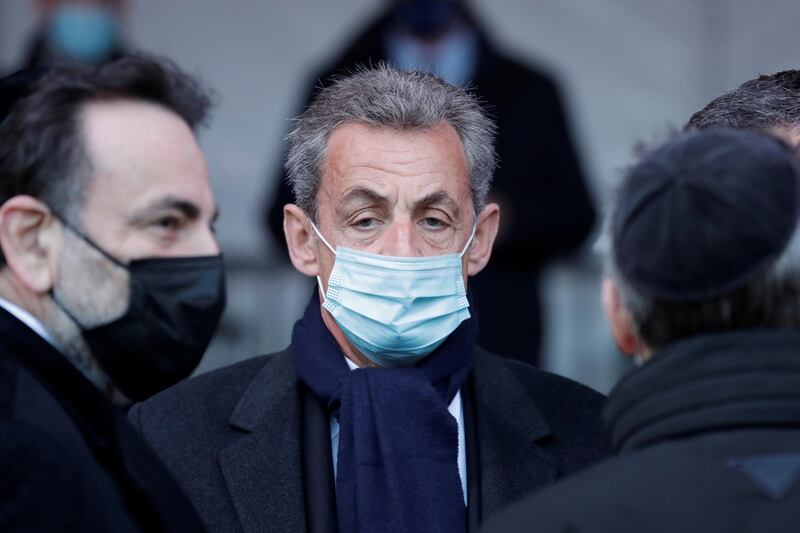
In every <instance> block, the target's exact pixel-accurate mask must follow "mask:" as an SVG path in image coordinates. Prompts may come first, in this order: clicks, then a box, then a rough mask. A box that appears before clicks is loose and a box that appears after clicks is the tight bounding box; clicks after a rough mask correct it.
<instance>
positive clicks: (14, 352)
mask: <svg viewBox="0 0 800 533" xmlns="http://www.w3.org/2000/svg"><path fill="white" fill-rule="evenodd" d="M0 472H2V474H0V531H4V532H6V531H47V532H51V531H81V532H92V531H98V532H100V531H102V532H106V531H114V532H129V531H130V532H132V531H147V532H158V531H175V532H194V531H204V529H203V526H202V524H201V522H200V521H199V519H198V518H197V515H196V514H195V513H194V510H193V509H192V506H191V503H190V502H189V501H188V500H187V499H186V497H185V496H184V495H183V494H182V493H181V491H180V489H179V488H178V486H177V484H176V483H175V481H174V480H173V479H172V478H171V477H170V475H169V474H168V473H167V471H166V469H165V468H164V467H163V466H162V465H161V464H160V462H159V461H158V459H157V458H156V456H155V455H154V454H153V452H152V451H151V450H150V449H149V448H148V447H147V445H146V444H145V443H144V441H142V439H141V437H140V436H139V435H137V434H136V432H135V431H134V430H133V428H131V427H130V424H128V422H127V420H126V419H125V415H124V413H123V412H122V411H121V410H120V409H119V408H117V407H116V406H114V405H112V404H111V403H110V402H109V401H108V400H107V399H106V397H105V396H103V395H102V394H101V393H100V391H99V390H98V389H97V388H96V387H95V386H94V385H93V384H92V383H90V382H89V381H88V380H87V379H86V378H85V377H84V376H83V375H82V374H81V373H80V372H79V371H78V370H77V369H76V368H75V367H73V366H72V364H71V363H70V362H69V361H67V360H66V359H65V358H64V356H62V355H61V354H60V353H58V352H57V351H56V350H55V349H54V348H53V347H52V346H51V345H50V344H48V343H47V341H45V340H44V339H42V338H41V337H39V335H37V334H36V333H34V332H33V331H32V330H30V329H29V328H28V326H26V325H25V324H23V323H22V322H20V321H19V320H17V319H16V318H15V317H13V316H12V315H11V314H9V313H8V312H6V311H5V310H3V309H0Z"/></svg>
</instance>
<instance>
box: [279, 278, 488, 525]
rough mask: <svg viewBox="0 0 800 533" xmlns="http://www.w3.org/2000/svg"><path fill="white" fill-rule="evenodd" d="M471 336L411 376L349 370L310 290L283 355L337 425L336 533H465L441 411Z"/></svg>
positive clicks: (463, 368)
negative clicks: (325, 405) (288, 349)
mask: <svg viewBox="0 0 800 533" xmlns="http://www.w3.org/2000/svg"><path fill="white" fill-rule="evenodd" d="M476 337H477V327H476V325H475V320H472V319H470V320H466V321H464V322H462V323H461V325H460V326H459V327H458V328H457V329H456V330H455V331H454V332H453V333H452V334H451V335H450V337H448V338H447V340H446V341H445V342H444V343H442V345H441V346H440V347H439V348H437V349H436V351H434V352H433V353H432V354H431V355H429V356H428V357H426V358H425V359H424V360H423V361H422V362H421V363H419V364H418V365H417V366H416V367H414V368H392V369H389V368H361V369H357V370H353V371H351V370H350V368H349V367H348V366H347V363H346V362H345V359H344V355H343V353H342V350H341V349H340V348H339V345H338V344H337V343H336V340H335V339H334V338H333V335H331V333H330V331H328V328H327V327H326V326H325V323H324V322H323V321H322V315H321V314H320V304H319V297H318V295H317V292H316V291H314V296H313V297H312V298H311V302H309V304H308V307H307V308H306V311H305V314H304V315H303V318H301V319H300V320H299V321H298V322H297V323H296V324H295V326H294V330H293V332H292V351H293V352H294V356H295V362H296V365H297V374H298V376H299V377H300V379H301V380H302V381H303V382H304V383H305V384H306V385H307V386H308V387H309V388H310V389H311V390H312V391H313V392H314V393H315V394H316V395H317V396H319V397H320V398H322V399H323V400H325V401H326V402H327V403H328V407H329V410H330V412H331V413H332V414H333V415H334V416H337V418H338V420H339V427H340V429H339V455H338V461H337V481H336V507H337V511H338V515H339V531H341V532H342V533H357V532H364V533H366V532H370V533H372V532H403V533H406V532H409V531H414V532H416V533H424V532H427V531H430V532H438V533H447V532H459V533H463V532H464V531H466V508H465V506H464V495H463V492H462V489H461V479H460V477H459V474H458V424H457V422H456V420H455V419H454V418H453V417H452V415H450V413H449V412H448V410H447V406H448V405H449V404H450V402H452V400H453V397H454V396H455V394H456V392H458V390H459V388H461V386H462V384H463V383H464V381H466V379H467V376H468V375H469V372H470V370H471V368H472V358H473V351H474V348H475V339H476Z"/></svg>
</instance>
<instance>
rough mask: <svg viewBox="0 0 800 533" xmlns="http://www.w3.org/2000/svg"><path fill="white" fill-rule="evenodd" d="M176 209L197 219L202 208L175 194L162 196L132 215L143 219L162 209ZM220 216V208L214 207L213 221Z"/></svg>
mask: <svg viewBox="0 0 800 533" xmlns="http://www.w3.org/2000/svg"><path fill="white" fill-rule="evenodd" d="M169 209H175V210H177V211H180V212H181V213H182V214H183V216H185V217H186V218H188V219H189V220H196V219H198V218H199V217H200V211H201V210H200V208H199V207H198V206H197V205H196V204H194V203H193V202H190V201H188V200H185V199H183V198H176V197H174V196H167V197H166V198H162V199H161V200H159V201H157V202H155V203H153V204H151V205H149V206H147V207H145V208H144V209H141V210H140V211H137V212H136V213H134V214H133V215H131V220H134V221H135V220H142V219H145V218H148V217H151V216H154V215H157V214H159V213H160V212H162V211H165V210H169ZM218 216H219V210H218V209H217V208H214V213H213V215H212V221H211V222H212V223H213V222H214V221H215V220H216V219H217V217H218Z"/></svg>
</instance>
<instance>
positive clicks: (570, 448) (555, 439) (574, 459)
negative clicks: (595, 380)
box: [474, 350, 609, 474]
mask: <svg viewBox="0 0 800 533" xmlns="http://www.w3.org/2000/svg"><path fill="white" fill-rule="evenodd" d="M474 382H475V383H476V391H477V394H478V395H479V396H480V397H481V398H483V401H484V402H493V404H494V408H495V410H497V409H501V410H503V412H506V413H509V415H508V416H523V415H524V416H530V417H534V418H537V419H540V420H542V421H543V422H544V423H546V425H547V428H548V429H549V432H550V438H549V439H548V440H547V442H546V444H545V446H546V447H547V448H548V449H549V450H550V451H551V452H552V453H553V454H554V456H558V457H560V458H561V461H562V463H561V465H560V467H559V468H560V470H561V472H562V474H567V473H570V472H574V471H577V470H580V469H582V468H584V467H585V466H586V465H588V464H591V463H594V462H596V461H598V460H600V459H603V458H605V457H607V456H608V453H609V446H608V440H607V436H606V433H605V430H604V429H603V420H602V415H603V408H604V407H605V400H606V398H605V396H603V395H602V394H600V393H599V392H597V391H595V390H593V389H591V388H589V387H587V386H585V385H582V384H580V383H578V382H576V381H573V380H571V379H568V378H565V377H562V376H558V375H556V374H552V373H550V372H546V371H544V370H541V369H538V368H535V367H533V366H531V365H528V364H525V363H521V362H519V361H514V360H511V359H508V358H504V357H499V356H497V355H493V354H491V353H489V352H486V351H484V350H480V351H479V353H478V357H477V359H476V369H475V379H474ZM479 389H480V390H479ZM512 389H513V390H516V391H517V392H516V393H513V394H512V393H510V392H508V391H510V390H512ZM525 413H527V414H525Z"/></svg>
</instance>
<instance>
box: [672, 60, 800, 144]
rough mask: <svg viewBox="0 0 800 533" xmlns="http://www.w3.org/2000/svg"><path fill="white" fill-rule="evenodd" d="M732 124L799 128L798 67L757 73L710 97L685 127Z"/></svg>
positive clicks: (767, 127) (799, 87)
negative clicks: (754, 76)
mask: <svg viewBox="0 0 800 533" xmlns="http://www.w3.org/2000/svg"><path fill="white" fill-rule="evenodd" d="M709 127H732V128H745V129H753V130H760V131H772V130H774V129H776V128H796V127H800V70H785V71H783V72H778V73H776V74H772V75H769V76H759V77H758V78H756V79H753V80H749V81H746V82H744V83H743V84H741V85H740V86H739V87H737V88H736V89H734V90H732V91H730V92H728V93H726V94H723V95H722V96H720V97H718V98H715V99H714V100H712V101H711V102H710V103H709V104H708V105H707V106H706V107H704V108H703V109H701V110H700V111H698V112H696V113H695V114H694V115H692V118H691V119H689V122H688V124H686V129H690V128H696V129H701V128H709Z"/></svg>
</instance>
